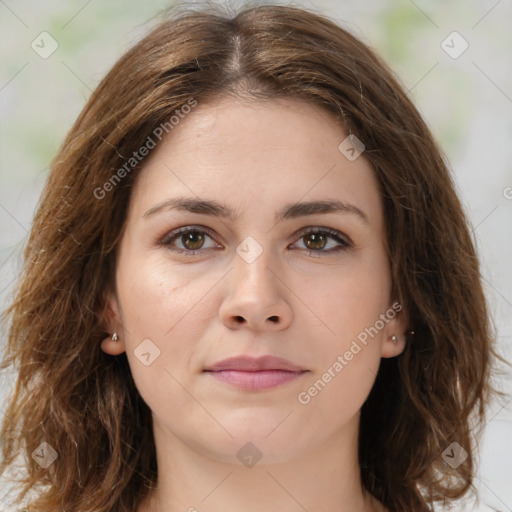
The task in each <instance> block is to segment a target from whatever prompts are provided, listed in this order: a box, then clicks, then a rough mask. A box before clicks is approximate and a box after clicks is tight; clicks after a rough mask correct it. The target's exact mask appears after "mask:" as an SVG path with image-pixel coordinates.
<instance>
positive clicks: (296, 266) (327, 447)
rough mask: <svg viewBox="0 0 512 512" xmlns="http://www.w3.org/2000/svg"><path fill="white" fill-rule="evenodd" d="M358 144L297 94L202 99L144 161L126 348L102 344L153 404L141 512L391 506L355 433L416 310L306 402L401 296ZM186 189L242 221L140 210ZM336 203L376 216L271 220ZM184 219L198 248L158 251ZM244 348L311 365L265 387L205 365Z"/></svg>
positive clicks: (115, 317) (125, 263)
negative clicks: (228, 378)
mask: <svg viewBox="0 0 512 512" xmlns="http://www.w3.org/2000/svg"><path fill="white" fill-rule="evenodd" d="M346 136H347V134H346V133H344V131H343V129H342V128H341V127H340V125H339V124H338V123H337V122H336V120H335V118H334V117H332V116H331V114H329V113H328V112H326V111H324V110H323V109H321V108H319V107H317V106H313V105H311V104H308V103H305V102H302V101H299V100H294V99H284V100H279V101H265V102H262V101H250V102H249V101H247V100H240V99H233V98H223V99H218V100H216V101H215V102H213V103H212V102H210V103H200V104H198V106H197V107H196V108H195V109H194V110H193V111H192V113H190V114H189V115H188V116H186V117H185V118H184V119H183V120H181V121H180V124H179V125H177V126H175V128H174V129H173V131H172V132H171V133H170V136H169V137H168V138H167V139H164V140H163V141H162V142H161V143H160V144H159V145H158V146H157V147H156V149H154V150H153V153H152V154H151V155H150V156H149V157H148V159H147V161H146V162H145V165H144V168H143V169H142V171H141V174H140V175H139V176H138V180H137V183H136V185H135V187H134V189H133V192H132V197H131V201H130V206H129V211H128V215H127V219H126V230H125V232H124V234H123V237H122V240H121V242H120V246H119V253H118V265H117V269H116V286H117V290H116V293H110V294H109V296H108V302H107V306H108V307H107V311H108V314H107V317H106V318H107V319H106V327H107V328H108V330H109V332H111V333H113V332H117V333H118V336H119V340H118V341H112V340H111V339H110V338H106V339H105V340H104V341H103V343H102V349H103V350H104V352H106V353H107V354H110V355H113V356H115V355H118V354H120V353H122V352H124V351H126V354H127V357H128V361H129V364H130V368H131V371H132V374H133V377H134V380H135V383H136V386H137V388H138V390H139V392H140V394H141V396H142V398H143V399H144V400H145V402H146V403H147V404H148V406H149V407H150V409H151V411H152V416H153V423H154V436H155V443H156V450H157V461H158V468H159V481H158V487H157V489H156V490H155V491H153V493H152V494H151V495H150V497H149V498H148V499H147V500H146V501H145V502H144V503H143V504H142V506H141V507H140V508H139V510H138V512H149V511H159V512H163V511H189V512H193V511H195V510H197V511H201V512H203V511H205V512H206V511H208V512H221V511H222V512H230V511H235V510H236V511H239V510H244V511H248V512H256V511H261V510H266V511H281V512H283V511H284V512H292V511H293V512H295V511H298V510H304V509H305V510H307V511H308V512H320V511H322V512H339V511H347V510H350V511H351V512H358V511H361V512H363V511H365V512H368V511H384V510H386V509H385V508H384V507H383V506H382V505H381V504H380V503H379V502H377V500H375V499H374V498H372V497H371V496H370V495H369V494H367V493H366V492H365V491H364V490H363V489H362V486H361V481H360V476H359V463H358V457H357V441H358V427H359V419H360V409H361V406H362V405H363V403H364V401H365V400H366V398H367V396H368V394H369V392H370V390H371V388H372V385H373V383H374V380H375V377H376V374H377V371H378V367H379V364H380V360H381V358H382V357H395V356H397V355H398V354H400V353H401V352H402V351H403V349H404V330H405V321H404V318H403V317H404V314H403V312H402V313H400V314H398V315H397V316H395V317H394V318H393V319H391V320H389V321H388V322H387V323H385V326H384V328H382V329H381V330H380V331H379V333H378V335H376V336H375V337H374V338H373V339H372V338H370V339H369V342H368V343H367V345H366V346H364V347H363V348H362V350H361V351H359V352H358V353H357V355H355V356H354V357H353V359H352V360H350V361H349V362H347V364H346V366H344V367H343V369H342V370H341V371H339V372H338V373H337V374H336V376H335V377H334V378H332V379H331V381H330V382H329V383H327V384H326V385H325V387H324V388H323V389H322V390H321V391H320V392H319V393H318V394H317V395H316V396H314V397H313V398H311V400H310V402H309V403H307V404H302V403H300V402H299V400H298V395H299V393H301V392H304V391H307V390H308V388H309V387H310V386H312V384H313V383H314V382H315V381H317V380H318V379H319V378H321V377H322V375H323V374H324V373H325V372H326V370H327V369H328V368H329V367H332V366H333V363H334V362H335V361H336V360H337V357H338V356H339V355H343V354H344V353H345V352H346V351H347V350H348V349H349V348H350V346H351V343H352V342H353V340H355V339H356V337H357V335H358V334H359V333H361V332H362V331H364V329H365V328H368V327H370V326H373V325H374V324H375V322H376V321H377V320H378V319H379V315H381V314H384V313H385V312H386V311H387V310H389V309H390V308H391V305H392V303H393V302H394V300H393V298H392V297H391V296H390V290H391V275H390V268H389V261H388V258H387V255H386V250H385V238H384V217H383V210H382V201H381V199H380V195H379V191H378V186H377V182H376V180H375V177H374V175H373V171H372V168H371V166H370V164H369V162H368V161H367V160H366V159H365V158H364V153H363V154H362V155H361V156H359V157H358V158H357V159H355V160H354V161H350V160H349V159H347V158H346V157H345V155H344V154H342V153H341V152H340V151H339V150H338V145H339V144H340V143H341V142H342V141H343V140H344V139H345V137H346ZM178 196H188V197H193V198H196V199H197V198H203V199H204V198H207V199H212V200H216V201H218V202H220V203H222V204H224V205H226V206H228V207H230V208H232V209H233V210H235V211H236V212H237V213H238V214H239V216H238V217H237V218H236V219H233V220H230V219H227V218H220V217H215V216H211V215H206V214H205V213H192V212H188V211H180V210H170V209H163V210H160V211H159V212H156V213H154V214H152V215H148V216H146V217H144V214H145V212H147V211H148V210H150V209H151V208H153V207H155V206H156V205H159V204H160V203H162V202H164V201H166V200H167V199H169V198H172V197H178ZM326 199H327V200H332V199H335V200H339V201H344V202H347V203H350V204H352V205H354V206H356V207H357V208H359V209H360V210H361V211H363V212H364V213H365V214H366V216H367V218H368V222H365V221H364V220H362V219H361V218H360V216H358V215H356V214H354V213H351V212H342V213H340V212H336V213H317V214H314V215H307V216H302V217H299V218H288V219H285V220H281V221H280V222H278V223H276V222H275V220H274V215H275V213H276V212H277V211H279V210H280V209H281V208H282V207H284V206H285V205H288V204H294V203H297V202H298V201H314V200H326ZM187 226H192V227H195V228H196V229H201V228H202V229H204V228H208V231H206V232H205V231H203V232H202V234H203V237H204V238H203V242H202V245H201V238H199V241H198V240H197V238H196V239H194V240H193V241H192V243H191V242H190V241H188V242H187V238H186V237H184V236H182V235H179V236H177V237H176V238H175V239H174V241H173V242H172V243H171V246H165V245H161V244H159V243H158V242H159V240H161V239H162V238H163V237H164V236H165V235H166V234H167V233H169V232H172V231H174V230H176V229H178V228H180V227H187ZM309 227H319V228H331V229H334V230H337V231H339V232H340V234H341V236H342V237H344V238H345V239H347V237H349V239H350V240H351V245H350V246H349V247H348V248H344V249H343V250H340V251H338V252H333V248H337V247H338V248H339V247H345V246H344V245H342V244H340V243H339V242H337V241H336V240H335V239H333V238H332V237H330V235H329V236H328V237H327V238H325V239H323V243H322V241H320V242H319V239H318V238H316V239H315V238H314V236H313V237H312V236H311V235H307V234H306V235H305V234H304V233H302V231H304V230H305V228H309ZM249 236H251V237H253V238H254V239H255V240H256V241H257V243H258V244H259V246H260V247H261V249H262V252H261V254H260V255H259V256H258V257H257V258H256V259H255V261H253V262H251V263H248V262H247V261H246V260H245V259H244V258H242V257H241V256H239V254H238V253H237V252H236V249H237V247H239V246H240V244H241V243H242V241H244V239H246V237H249ZM173 247H174V248H176V249H178V250H179V249H181V250H182V251H187V250H188V251H191V250H194V249H196V250H199V251H200V252H199V254H195V255H190V254H179V253H175V252H172V250H171V249H172V248H173ZM270 317H274V319H273V320H274V321H272V320H270V319H269V318H270ZM393 335H395V336H396V337H397V338H398V342H396V343H393V342H392V340H391V336H393ZM144 339H150V340H151V342H152V343H153V344H154V346H156V347H158V350H160V355H159V356H158V357H157V358H156V359H154V361H152V362H151V364H149V365H148V366H146V365H144V364H142V363H141V361H140V360H139V359H138V358H137V357H136V355H135V353H134V350H135V349H136V348H137V346H138V345H139V344H140V343H141V342H142V340H144ZM146 343H147V342H146ZM151 347H153V345H151ZM153 350H154V348H150V352H151V353H153V354H154V352H152V351H153ZM146 352H147V351H146ZM241 354H248V355H252V356H255V357H258V356H260V355H264V354H272V355H277V356H280V357H283V358H285V359H288V360H290V361H292V362H293V363H295V364H297V365H300V366H303V367H305V368H306V369H307V370H309V371H308V372H307V373H305V374H303V375H302V376H301V377H299V378H298V379H295V380H293V381H290V382H287V383H285V384H284V385H281V386H277V387H274V388H271V389H267V390H264V391H247V390H241V389H239V388H236V387H233V386H231V385H229V384H227V383H225V382H220V381H218V380H216V379H214V378H213V377H212V376H211V374H208V373H206V372H204V371H203V370H204V368H205V367H206V366H207V365H210V364H212V363H215V362H218V361H220V360H223V359H225V358H227V357H231V356H235V355H241ZM152 357H153V356H150V358H152ZM146 359H148V357H147V356H146ZM247 442H251V443H253V445H255V446H256V447H257V449H258V450H259V452H260V453H261V454H262V458H261V459H260V460H259V461H258V462H257V463H256V464H255V465H254V466H252V467H247V466H246V465H244V464H243V463H242V462H241V460H240V459H239V458H238V457H237V452H238V451H239V450H240V449H241V448H242V447H243V446H244V445H245V444H246V443H247ZM302 507H303V508H302Z"/></svg>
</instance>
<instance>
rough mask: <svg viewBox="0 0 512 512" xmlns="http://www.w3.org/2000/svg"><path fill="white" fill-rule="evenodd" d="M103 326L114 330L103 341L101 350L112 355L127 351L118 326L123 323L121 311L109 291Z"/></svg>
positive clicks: (107, 329)
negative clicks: (120, 315) (117, 329)
mask: <svg viewBox="0 0 512 512" xmlns="http://www.w3.org/2000/svg"><path fill="white" fill-rule="evenodd" d="M102 323H103V327H104V329H105V331H107V332H113V334H112V336H107V337H105V338H104V339H103V341H102V342H101V350H103V352H105V353H106V354H109V355H111V356H118V355H119V354H122V353H123V352H125V350H126V347H125V344H124V341H123V340H121V339H120V336H119V334H118V333H117V332H116V328H117V327H118V326H119V325H120V324H121V321H120V318H119V311H118V307H117V302H116V299H115V297H114V296H113V295H112V294H111V293H109V294H108V296H107V299H106V302H105V310H104V313H103V321H102Z"/></svg>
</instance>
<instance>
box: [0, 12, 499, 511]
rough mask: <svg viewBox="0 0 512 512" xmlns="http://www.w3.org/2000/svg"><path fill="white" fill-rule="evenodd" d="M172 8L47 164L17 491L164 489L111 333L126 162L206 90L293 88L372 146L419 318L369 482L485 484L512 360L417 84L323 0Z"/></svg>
mask: <svg viewBox="0 0 512 512" xmlns="http://www.w3.org/2000/svg"><path fill="white" fill-rule="evenodd" d="M174 9H176V11H173V9H170V10H167V11H165V17H164V19H163V20H160V21H159V23H158V24H157V26H156V27H154V28H153V29H152V30H151V32H150V33H149V34H147V35H146V36H145V37H144V38H143V39H142V40H140V41H139V42H138V43H136V44H135V45H134V46H133V47H132V48H131V49H129V50H128V51H127V52H126V53H125V54H124V55H123V56H122V57H121V58H120V59H119V60H118V61H117V63H115V65H114V66H113V67H112V69H111V70H110V72H109V73H108V74H107V75H106V77H105V78H104V79H103V80H102V81H101V82H100V84H99V85H98V87H97V88H96V90H95V91H94V92H93V93H92V95H91V97H90V99H89V100H88V102H87V104H86V105H85V107H84V108H83V110H82V112H81V113H80V115H79V117H78V119H77V120H76V122H75V124H74V125H73V127H72V128H71V130H70V132H69V133H68V135H67V136H66V138H65V140H64V142H63V144H62V146H61V147H60V149H59V151H58V153H57V155H56V156H55V158H54V160H53V161H52V164H51V168H50V173H49V177H48V180H47V182H46V184H45V187H44V190H43V192H42V195H41V199H40V203H39V204H38V209H37V212H36V214H35V218H34V221H33V226H32V229H31V231H30V235H29V238H28V241H27V245H26V247H25V250H24V261H23V267H22V269H21V272H20V276H19V280H18V282H17V285H16V288H15V291H14V298H13V299H12V302H11V303H10V305H9V307H8V308H7V309H6V310H5V312H4V318H5V319H6V320H8V321H9V322H10V325H9V330H8V336H7V344H6V349H5V357H4V361H3V367H4V368H7V367H12V368H13V369H15V370H16V372H17V380H16V385H15V389H14V390H13V392H12V394H11V396H10V398H9V402H8V404H7V405H8V407H7V409H6V414H5V417H4V420H3V425H2V431H1V435H2V451H3V462H2V464H1V466H0V474H3V473H5V472H6V470H7V469H9V468H13V467H14V466H15V464H16V461H17V460H18V459H19V460H21V465H22V467H23V468H24V469H23V475H22V476H21V477H19V478H18V480H17V484H18V486H19V494H18V495H17V496H18V499H19V500H22V499H26V498H27V496H31V501H30V502H29V503H28V505H27V508H28V510H31V511H38V512H40V511H45V512H53V511H57V510H58V511H66V512H68V511H78V512H92V511H94V512H107V511H114V512H121V511H123V512H124V511H126V512H127V511H134V510H136V509H137V507H138V505H139V504H140V503H141V502H142V499H143V498H144V497H145V496H147V494H148V493H149V492H150V490H151V488H153V487H154V486H155V484H156V481H157V476H158V473H157V465H156V453H155V446H154V438H153V432H152V421H151V411H150V409H149V408H148V406H147V405H146V404H145V402H144V401H143V400H142V398H141V397H140V395H139V393H138V391H137V389H136V387H135V384H134V381H133V378H132V375H131V372H130V368H129V365H128V362H127V358H126V354H121V355H119V356H117V357H112V356H109V355H107V354H105V353H104V352H102V350H101V348H100V343H101V341H102V339H104V337H105V336H108V335H109V334H108V333H107V332H105V327H104V325H103V322H102V320H103V318H104V313H105V302H106V294H107V292H108V291H109V290H110V291H112V290H113V291H115V279H114V276H115V272H114V270H115V265H116V250H117V247H118V245H119V241H120V239H121V237H122V235H123V230H124V226H125V222H126V214H127V208H128V204H129V200H130V193H131V190H132V188H133V186H134V184H135V179H136V176H137V175H138V174H139V175H140V173H138V172H137V171H139V170H140V169H141V168H142V165H143V163H144V162H143V161H140V162H137V163H136V165H132V164H133V162H132V161H131V160H130V159H131V158H132V156H133V153H134V151H137V150H138V149H139V148H141V147H142V146H143V145H144V144H145V143H146V141H147V138H148V136H151V134H152V133H154V130H155V127H158V126H160V125H162V123H166V122H168V120H169V118H170V117H171V116H172V115H174V114H175V113H176V111H177V110H180V109H182V108H183V107H184V105H187V104H190V103H191V100H195V101H197V102H198V103H199V104H201V103H206V102H207V101H209V100H215V99H217V98H220V97H233V98H234V97H238V98H243V99H246V100H250V99H254V100H256V101H258V100H261V101H270V100H273V99H278V98H293V99H298V100H302V101H306V102H309V103H310V104H313V105H315V106H318V107H321V108H323V109H324V110H325V111H326V112H329V113H330V114H332V115H333V116H334V117H335V118H336V119H337V120H338V121H339V123H340V134H341V133H342V132H341V129H343V130H344V131H345V133H346V134H353V135H355V136H356V137H357V138H358V139H360V140H361V141H362V142H363V143H364V145H365V148H366V149H365V152H364V156H365V157H366V159H367V160H368V161H369V162H370V164H371V166H372V168H373V171H374V173H375V177H376V179H377V182H378V186H379V189H380V193H381V197H382V201H383V206H384V215H385V225H386V237H387V250H388V253H389V262H390V269H391V275H392V296H393V298H394V299H396V300H398V301H399V302H400V304H402V305H403V311H404V314H406V315H407V319H408V321H409V326H408V327H409V329H410V330H413V331H414V335H411V334H408V335H407V342H406V347H405V349H404V352H403V353H402V354H401V355H400V356H398V357H394V358H390V359H383V360H382V361H381V365H380V368H379V372H378V375H377V378H376V381H375V384H374V386H373V388H372V390H371V392H370V394H369V396H368V398H367V400H366V401H365V403H364V405H363V406H362V410H361V420H360V435H359V463H360V467H361V478H362V483H363V486H364V488H365V489H366V490H367V491H368V492H369V493H371V494H372V495H373V496H375V497H376V498H377V499H378V500H380V501H381V502H382V503H383V504H384V505H385V506H386V507H387V508H389V510H390V511H392V512H395V511H397V512H400V511H408V512H409V511H412V510H414V511H415V512H423V511H431V510H434V508H433V507H434V505H436V504H437V503H441V504H443V505H446V504H449V502H450V501H451V500H453V499H456V498H459V497H461V496H463V495H465V494H466V493H467V491H468V490H469V489H470V488H471V490H474V485H473V480H474V477H475V461H476V446H477V445H476V436H477V435H478V434H479V433H480V432H481V430H482V429H483V427H484V426H485V420H486V411H487V406H488V404H489V403H490V400H491V399H492V398H493V395H494V394H497V395H503V393H502V392H499V391H498V390H497V389H495V388H494V387H493V386H492V384H491V380H492V379H491V377H492V376H493V370H494V369H495V368H494V363H495V362H497V361H495V358H496V359H500V360H501V361H503V362H506V361H505V360H504V359H503V358H502V357H501V356H500V355H499V354H498V353H497V351H496V349H495V346H494V344H495V335H494V332H493V326H492V323H491V320H490V315H489V312H488V309H487V305H486V300H485V297H484V293H483V289H482V282H481V277H480V270H479V263H478V260H477V256H476V251H475V245H476V244H475V241H474V239H473V238H472V237H473V235H472V234H471V228H470V227H469V223H468V220H467V218H466V216H465V213H464V211H463V209H462V206H461V203H460V201H459V199H458V197H457V195H456V191H455V187H454V184H453V181H452V178H451V177H450V172H449V170H448V167H447V164H446V163H445V161H446V158H445V157H444V156H443V154H442V151H441V149H440V148H439V147H438V145H437V143H436V142H435V141H434V139H433V137H432V135H431V133H430V131H429V129H428V127H427V125H426V123H425V122H424V121H423V120H422V118H421V116H420V114H419V113H418V111H417V110H416V108H415V107H414V105H413V103H412V102H411V100H410V99H409V98H408V96H407V94H406V92H404V88H403V86H401V85H400V82H399V80H398V78H397V77H395V75H394V74H393V72H392V71H391V70H390V69H389V68H388V66H387V65H386V64H385V63H384V62H383V60H381V58H380V57H378V56H377V55H376V54H375V53H374V51H373V50H371V49H370V48H369V47H368V46H367V45H366V44H364V43H363V42H361V41H360V40H359V39H358V38H356V37H354V36H353V35H351V33H349V32H348V31H347V30H345V29H344V28H342V27H341V26H339V25H338V24H336V23H335V22H334V21H332V20H330V19H328V18H327V17H325V16H323V15H322V14H320V13H318V12H314V11H312V10H306V9H304V8H299V7H294V6H291V5H289V6H284V5H275V4H273V5H270V4H268V5H251V4H246V5H245V6H243V8H240V9H239V11H238V12H231V10H230V9H229V8H228V9H226V8H225V7H221V6H219V5H213V6H212V5H207V6H203V7H202V8H201V9H194V8H191V7H190V6H189V7H188V8H185V7H184V6H178V7H177V8H176V7H175V8H174ZM191 115H193V113H192V114H191ZM340 141H341V139H340ZM127 162H130V166H131V167H132V168H131V169H128V170H129V172H128V171H127V172H126V173H123V174H122V175H120V174H119V169H120V168H121V167H122V166H123V165H124V166H125V167H124V169H125V170H127V167H126V164H127ZM116 172H117V176H118V178H119V179H117V180H116V182H115V183H113V182H112V179H113V178H114V175H115V173H116ZM121 177H122V179H121ZM109 180H110V181H109ZM107 182H110V183H111V184H112V183H113V184H112V186H111V187H107V186H104V185H105V184H106V183H107ZM100 189H101V190H103V192H101V194H100V193H99V192H98V191H99V190H100ZM106 191H107V192H106ZM472 434H473V435H472ZM44 441H46V442H47V443H49V444H50V445H51V446H52V447H54V448H55V450H56V451H57V453H58V460H57V461H56V462H55V463H53V464H52V465H51V466H49V467H48V468H47V469H43V468H42V467H41V466H40V465H39V464H38V463H37V462H35V460H33V458H32V457H31V456H30V455H31V454H32V453H33V451H34V450H36V449H37V448H38V446H39V445H40V444H41V443H42V442H44ZM453 442H457V443H458V444H459V445H461V446H462V447H463V448H464V449H465V450H466V452H467V453H468V457H467V459H466V460H465V461H464V462H463V463H462V464H461V465H459V466H458V467H451V465H448V464H446V463H445V462H444V460H443V458H442V453H443V451H444V450H445V449H446V448H447V447H448V446H449V445H450V444H451V443H453ZM20 502H21V501H20Z"/></svg>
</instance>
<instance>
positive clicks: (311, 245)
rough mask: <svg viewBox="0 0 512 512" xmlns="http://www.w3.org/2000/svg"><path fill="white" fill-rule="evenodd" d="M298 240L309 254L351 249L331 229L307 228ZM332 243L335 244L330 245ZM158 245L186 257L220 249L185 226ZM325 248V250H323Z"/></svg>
mask: <svg viewBox="0 0 512 512" xmlns="http://www.w3.org/2000/svg"><path fill="white" fill-rule="evenodd" d="M208 238H209V239H210V240H212V243H211V244H210V246H209V247H208V246H206V247H205V241H206V240H207V239H208ZM329 239H331V247H328V246H329ZM299 240H304V242H303V243H304V247H303V249H304V250H306V251H309V252H310V254H311V253H313V252H317V253H333V252H338V251H342V250H346V249H348V248H350V247H352V242H351V240H350V238H349V237H347V236H346V235H343V234H342V233H340V232H339V231H337V230H335V229H331V228H307V229H306V231H302V232H301V234H300V238H299ZM332 241H334V242H335V243H334V244H332ZM176 244H178V245H176ZM159 245H163V246H166V247H168V248H169V249H170V250H172V251H174V252H177V253H182V254H187V255H194V254H199V253H201V252H203V251H204V250H206V249H221V248H222V246H221V245H220V244H218V243H217V242H215V241H214V240H213V238H212V236H211V235H210V234H208V231H205V229H203V228H199V227H195V226H186V227H183V228H179V229H176V230H174V231H171V232H169V233H167V234H166V235H165V236H164V237H163V238H162V239H161V240H160V241H159ZM180 245H181V247H180ZM326 247H327V250H324V249H326ZM299 248H300V247H299Z"/></svg>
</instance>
